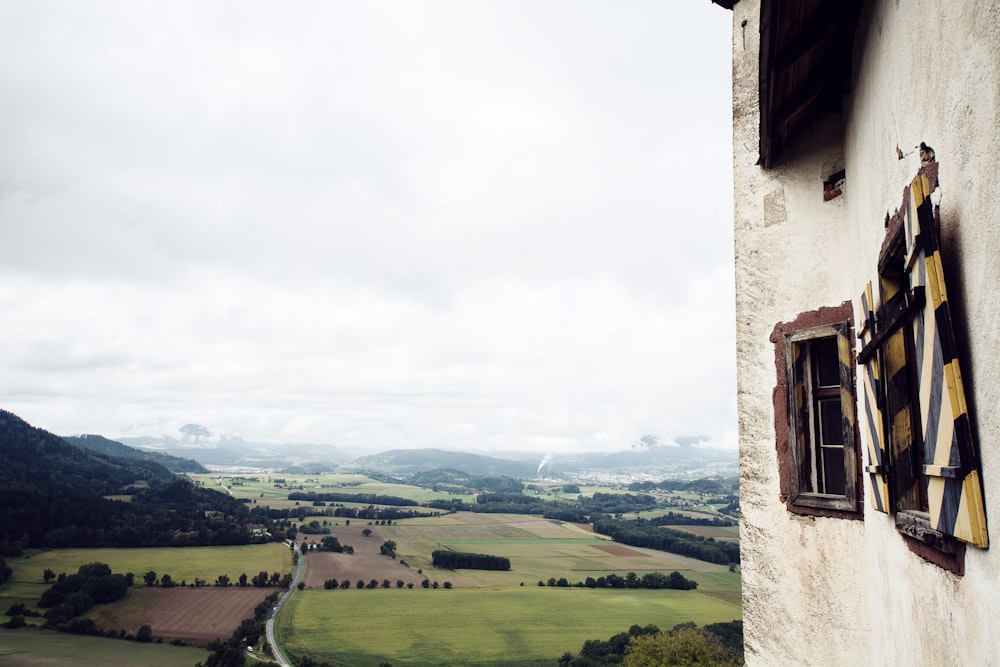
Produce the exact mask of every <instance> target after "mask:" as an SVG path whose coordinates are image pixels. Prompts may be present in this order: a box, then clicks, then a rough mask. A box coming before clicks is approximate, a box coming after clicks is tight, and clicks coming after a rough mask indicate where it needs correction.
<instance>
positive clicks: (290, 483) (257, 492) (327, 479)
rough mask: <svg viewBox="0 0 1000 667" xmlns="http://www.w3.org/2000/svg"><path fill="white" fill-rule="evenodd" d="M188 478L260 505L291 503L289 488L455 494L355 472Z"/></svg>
mask: <svg viewBox="0 0 1000 667" xmlns="http://www.w3.org/2000/svg"><path fill="white" fill-rule="evenodd" d="M189 477H191V479H193V480H196V481H198V482H200V483H202V484H204V485H205V486H207V487H209V488H216V489H218V488H220V487H222V486H224V487H225V488H226V489H228V490H229V493H230V494H231V495H232V496H233V497H234V498H251V499H255V500H257V502H258V503H259V504H261V505H268V506H270V507H278V508H285V507H289V506H294V505H295V501H288V494H289V493H290V492H293V491H294V492H297V493H309V492H313V493H350V494H363V493H370V494H377V495H384V496H398V497H400V498H408V499H410V500H414V501H416V502H418V503H424V502H428V501H430V500H439V499H442V498H455V497H458V496H453V495H451V494H448V493H445V492H442V491H433V490H431V489H428V488H424V487H420V486H412V485H409V484H391V483H386V482H378V481H376V480H373V479H371V478H370V477H367V476H365V475H361V474H358V473H323V474H318V475H290V474H285V473H275V474H268V473H254V474H244V473H232V474H230V473H211V474H199V475H189ZM276 479H281V480H284V482H281V483H278V482H275V480H276ZM220 480H223V482H224V483H223V484H220V483H219V481H220ZM464 498H465V500H466V501H467V502H472V500H473V499H472V496H471V495H469V496H466V497H464ZM300 502H301V501H300ZM366 504H367V503H366Z"/></svg>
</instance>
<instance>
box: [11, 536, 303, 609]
mask: <svg viewBox="0 0 1000 667" xmlns="http://www.w3.org/2000/svg"><path fill="white" fill-rule="evenodd" d="M94 562H99V563H107V564H108V565H109V566H111V571H112V572H118V573H121V574H124V573H126V572H132V573H133V574H134V575H135V579H136V582H137V583H139V584H141V583H142V575H143V574H144V573H145V572H148V571H149V570H152V571H154V572H156V573H157V574H161V575H162V574H169V575H170V576H171V578H172V579H173V580H174V582H176V583H177V584H180V582H181V581H184V580H186V581H187V582H188V583H194V580H195V578H196V577H198V578H201V579H205V580H207V581H208V582H209V583H210V584H211V583H214V582H215V579H216V577H218V576H219V575H220V574H228V575H229V578H230V579H231V580H233V581H235V579H236V578H237V577H239V576H240V574H242V573H243V572H246V573H247V574H248V575H249V576H251V577H252V576H254V575H256V574H257V573H258V572H260V571H261V570H266V571H267V572H281V573H283V574H284V573H290V572H291V571H292V555H291V552H290V551H289V550H288V548H287V547H285V546H284V545H282V544H278V543H270V544H248V545H241V546H228V547H157V548H149V549H54V550H51V551H41V552H38V553H35V554H33V555H31V556H29V557H26V558H14V559H8V560H7V564H8V565H10V566H11V568H13V570H14V576H13V578H12V583H14V584H18V583H25V584H35V583H37V584H38V585H40V586H43V588H44V585H43V578H42V575H43V573H44V572H45V570H46V569H50V570H52V571H53V572H55V573H56V574H59V573H60V572H65V573H67V574H73V573H75V572H76V571H77V569H79V567H80V566H81V565H83V564H85V563H94ZM7 594H8V593H7V590H6V587H5V588H0V596H6V595H7ZM39 594H40V593H39Z"/></svg>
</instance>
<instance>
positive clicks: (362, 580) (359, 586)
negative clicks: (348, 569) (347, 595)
mask: <svg viewBox="0 0 1000 667" xmlns="http://www.w3.org/2000/svg"><path fill="white" fill-rule="evenodd" d="M354 586H355V588H364V587H365V581H364V579H358V583H356V584H354Z"/></svg>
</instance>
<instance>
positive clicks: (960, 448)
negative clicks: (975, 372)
mask: <svg viewBox="0 0 1000 667" xmlns="http://www.w3.org/2000/svg"><path fill="white" fill-rule="evenodd" d="M930 194H931V192H930V186H929V183H928V180H927V177H926V176H924V175H920V176H917V178H915V179H914V180H913V183H912V184H911V186H910V200H909V207H908V209H907V211H906V217H905V222H904V224H905V240H906V244H907V246H906V253H907V257H906V268H907V269H908V270H909V272H910V284H911V286H912V287H914V288H918V287H923V288H924V292H925V298H924V304H923V309H922V311H921V312H920V313H919V314H918V315H917V317H916V318H915V320H914V327H913V338H914V341H913V342H914V363H915V366H916V374H917V383H918V386H919V409H920V423H921V428H922V431H923V432H922V440H923V447H924V462H925V465H924V467H923V474H924V475H926V476H927V480H928V482H927V500H928V505H929V512H930V522H931V527H932V528H933V529H935V530H937V531H939V532H941V533H944V534H946V535H951V536H953V537H955V538H957V539H960V540H962V541H964V542H968V543H970V544H974V545H976V546H978V547H987V546H989V537H988V535H987V529H986V512H985V509H984V505H983V494H982V485H981V482H980V477H979V470H978V464H977V461H976V454H975V445H974V443H973V440H972V429H971V424H970V421H969V414H968V409H967V407H966V403H965V390H964V388H963V386H962V373H961V370H960V369H959V364H958V358H957V356H956V352H955V335H954V330H953V328H952V321H951V312H950V310H949V307H948V294H947V291H946V289H945V283H944V271H943V269H942V265H941V252H940V247H939V239H938V229H937V226H936V221H935V217H934V210H933V204H932V203H931V200H930Z"/></svg>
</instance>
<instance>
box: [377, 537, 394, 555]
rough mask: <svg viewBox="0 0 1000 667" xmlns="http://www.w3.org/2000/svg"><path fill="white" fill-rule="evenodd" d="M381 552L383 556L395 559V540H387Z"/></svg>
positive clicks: (380, 548)
mask: <svg viewBox="0 0 1000 667" xmlns="http://www.w3.org/2000/svg"><path fill="white" fill-rule="evenodd" d="M379 550H380V551H381V552H382V555H383V556H388V557H389V558H395V557H396V542H395V541H394V540H386V541H385V542H383V543H382V546H381V547H379Z"/></svg>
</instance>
